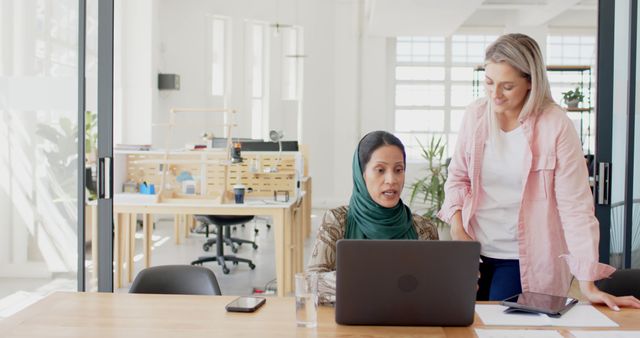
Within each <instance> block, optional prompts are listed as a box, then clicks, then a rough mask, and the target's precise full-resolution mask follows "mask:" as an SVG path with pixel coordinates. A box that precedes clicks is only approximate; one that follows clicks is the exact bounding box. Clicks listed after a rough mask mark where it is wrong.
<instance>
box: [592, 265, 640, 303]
mask: <svg viewBox="0 0 640 338" xmlns="http://www.w3.org/2000/svg"><path fill="white" fill-rule="evenodd" d="M596 285H597V286H598V288H599V289H600V290H602V291H604V292H606V293H610V294H612V295H614V296H629V295H631V296H635V297H636V298H640V269H627V270H618V271H616V272H614V273H613V274H612V275H611V277H610V278H605V279H602V280H599V281H597V282H596Z"/></svg>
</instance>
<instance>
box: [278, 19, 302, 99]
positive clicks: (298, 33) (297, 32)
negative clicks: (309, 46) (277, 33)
mask: <svg viewBox="0 0 640 338" xmlns="http://www.w3.org/2000/svg"><path fill="white" fill-rule="evenodd" d="M301 44H302V28H301V27H297V26H293V27H288V28H285V29H283V39H282V55H283V60H282V62H283V64H282V99H283V100H297V99H298V98H299V93H298V89H299V86H298V76H299V72H300V61H299V59H300V57H301V52H300V51H301V50H302V46H301Z"/></svg>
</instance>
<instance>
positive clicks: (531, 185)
mask: <svg viewBox="0 0 640 338" xmlns="http://www.w3.org/2000/svg"><path fill="white" fill-rule="evenodd" d="M486 114H487V101H486V99H479V100H477V101H475V102H474V103H472V104H471V105H469V107H467V111H466V113H465V117H464V120H463V125H462V127H461V129H460V134H459V136H458V143H457V145H456V149H455V153H454V155H453V158H452V159H451V164H450V165H449V174H448V177H447V182H446V185H445V201H444V204H443V206H442V209H441V210H440V212H439V213H438V217H439V218H440V219H442V220H443V221H445V222H447V223H450V221H451V218H452V217H453V215H454V213H455V212H456V211H458V210H461V212H462V223H463V226H464V229H465V231H466V232H467V234H469V236H471V237H472V238H474V239H475V234H474V229H473V226H471V225H470V222H469V220H470V219H471V218H472V217H473V215H474V213H475V210H476V208H477V206H478V203H479V198H481V197H480V196H481V194H479V193H478V190H479V189H480V175H481V174H482V173H481V168H482V159H483V156H484V146H485V142H486V140H487V137H488V120H487V115H486ZM520 122H521V123H522V129H523V131H524V134H525V137H526V139H527V142H528V144H529V147H526V149H523V151H524V152H525V156H524V172H523V175H522V177H523V178H524V179H523V182H522V183H523V187H524V188H523V192H522V198H521V201H520V202H521V205H520V211H519V213H518V250H519V254H520V281H521V283H522V290H523V291H531V292H540V293H547V294H552V295H559V296H565V295H566V294H567V293H568V291H569V287H570V284H571V275H573V276H575V277H576V278H577V279H578V280H585V281H594V280H598V279H602V278H605V277H607V276H609V275H610V274H611V273H613V271H615V269H614V268H613V267H611V266H609V265H606V264H602V263H599V262H598V241H599V239H600V232H599V227H598V220H597V219H596V218H595V216H594V207H593V196H592V195H591V190H590V189H589V183H588V182H589V180H588V172H587V166H586V165H585V160H584V156H583V154H582V147H581V145H580V139H579V138H578V134H577V132H576V130H575V128H574V126H573V124H572V122H571V120H570V119H569V117H568V116H567V114H566V113H565V112H564V111H563V110H562V108H560V107H559V106H557V105H553V106H550V107H548V108H547V109H545V110H544V111H543V112H542V113H541V114H538V115H537V116H531V117H529V118H527V119H525V120H523V121H520Z"/></svg>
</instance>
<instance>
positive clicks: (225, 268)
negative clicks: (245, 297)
mask: <svg viewBox="0 0 640 338" xmlns="http://www.w3.org/2000/svg"><path fill="white" fill-rule="evenodd" d="M229 271H230V270H229V268H227V267H226V266H223V267H222V273H224V274H225V275H228V274H229Z"/></svg>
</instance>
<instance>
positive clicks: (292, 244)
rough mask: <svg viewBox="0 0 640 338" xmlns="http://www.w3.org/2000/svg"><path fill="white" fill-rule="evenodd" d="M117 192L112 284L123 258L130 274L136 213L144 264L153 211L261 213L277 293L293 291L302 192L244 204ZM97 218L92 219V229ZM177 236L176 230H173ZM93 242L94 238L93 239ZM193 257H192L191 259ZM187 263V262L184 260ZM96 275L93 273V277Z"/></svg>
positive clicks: (300, 245)
mask: <svg viewBox="0 0 640 338" xmlns="http://www.w3.org/2000/svg"><path fill="white" fill-rule="evenodd" d="M117 196H118V194H116V199H115V201H114V206H113V208H114V214H115V216H114V248H113V253H114V255H113V256H114V257H113V259H114V285H115V287H116V288H120V287H122V271H123V266H124V264H123V263H124V261H125V260H126V269H127V275H128V281H129V282H131V280H132V278H133V273H132V271H133V269H132V268H131V267H133V266H134V262H133V253H134V251H135V240H134V234H135V224H136V215H138V214H142V215H143V217H142V219H143V222H142V223H143V225H142V230H143V257H144V267H149V266H151V245H152V240H151V237H152V232H153V219H152V215H153V214H173V215H176V216H178V215H262V216H270V217H271V218H272V220H273V231H274V241H275V259H276V261H275V268H276V281H277V283H278V292H277V295H278V296H285V295H287V294H288V293H290V292H292V291H293V275H294V274H295V273H296V272H299V271H302V270H303V264H304V262H303V257H304V252H303V250H304V238H303V236H304V226H303V224H304V221H303V214H306V217H310V213H305V212H304V210H303V209H304V206H305V201H304V200H305V198H306V193H303V194H302V195H301V196H300V198H299V199H298V200H296V201H290V202H288V203H278V204H257V203H258V202H257V201H251V202H250V201H247V203H245V204H215V203H211V202H199V203H196V202H193V201H191V202H184V203H180V202H171V203H169V202H167V203H152V202H132V201H126V202H125V201H119V199H118V197H117ZM96 224H97V222H96V221H94V222H93V228H94V230H93V231H92V232H93V233H94V234H96V233H97V231H96V230H95V227H96ZM176 236H179V233H176ZM94 241H95V242H94V243H97V238H96V239H94ZM92 250H93V252H94V253H93V255H94V256H93V257H94V262H93V263H94V264H96V265H97V259H95V257H97V245H92ZM195 258H196V257H194V259H195ZM185 264H188V262H185ZM96 270H97V267H96V268H94V271H96ZM95 277H96V276H94V278H95Z"/></svg>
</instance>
